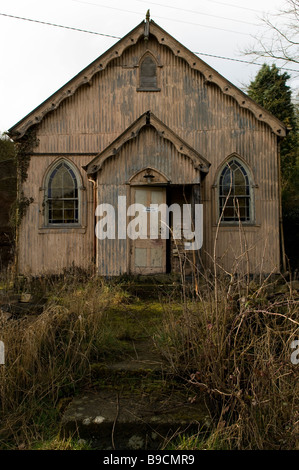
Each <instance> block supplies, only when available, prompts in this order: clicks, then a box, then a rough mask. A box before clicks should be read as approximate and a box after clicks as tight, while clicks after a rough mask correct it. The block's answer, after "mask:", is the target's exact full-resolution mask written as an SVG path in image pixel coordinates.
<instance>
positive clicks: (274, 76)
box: [247, 64, 299, 269]
mask: <svg viewBox="0 0 299 470" xmlns="http://www.w3.org/2000/svg"><path fill="white" fill-rule="evenodd" d="M289 78H290V76H289V75H288V74H287V73H286V72H283V73H282V72H281V71H280V70H279V69H278V68H277V67H276V66H275V65H272V66H271V67H270V66H269V65H266V64H264V65H263V66H262V68H261V69H260V70H259V72H258V73H257V75H256V77H255V79H254V80H253V81H252V82H251V83H250V85H249V87H248V89H247V93H248V95H249V96H250V97H251V98H252V99H253V100H254V101H255V102H256V103H258V104H260V105H261V106H263V107H264V108H265V109H266V110H267V111H270V112H271V113H272V114H273V115H274V116H276V117H277V118H278V119H279V120H280V121H282V122H283V123H284V124H285V125H286V127H287V128H288V129H289V132H288V134H287V136H286V137H285V138H284V139H283V140H282V142H281V147H280V157H281V180H282V207H283V224H284V232H285V247H286V252H287V255H288V257H289V259H290V262H291V266H292V267H293V268H297V269H298V268H299V257H298V246H299V237H298V233H299V156H298V142H299V139H298V128H299V122H298V110H297V109H296V108H295V106H294V104H293V103H292V92H291V88H290V87H289V86H288V85H287V81H288V80H289Z"/></svg>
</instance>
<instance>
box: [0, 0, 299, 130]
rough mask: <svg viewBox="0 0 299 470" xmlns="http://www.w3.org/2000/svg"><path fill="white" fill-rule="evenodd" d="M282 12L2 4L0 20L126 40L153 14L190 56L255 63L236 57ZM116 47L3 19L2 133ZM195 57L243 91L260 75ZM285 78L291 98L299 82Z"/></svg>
mask: <svg viewBox="0 0 299 470" xmlns="http://www.w3.org/2000/svg"><path fill="white" fill-rule="evenodd" d="M283 5H284V0H251V1H250V2H248V0H217V1H216V0H188V1H185V2H182V1H179V0H154V1H153V2H150V1H145V0H126V2H123V1H120V0H110V1H109V2H108V1H105V0H0V13H2V14H8V15H14V16H19V17H25V18H29V19H32V20H39V21H43V22H49V23H55V24H59V25H63V26H69V27H74V28H79V29H84V30H89V31H94V32H98V33H102V34H107V35H112V36H117V37H123V36H124V35H125V34H127V33H128V32H129V31H131V30H132V29H133V28H134V27H135V26H136V25H137V24H139V23H140V22H141V21H142V20H143V19H144V18H145V13H146V11H147V9H148V8H150V12H151V18H152V19H153V20H154V21H155V22H156V23H158V24H159V25H160V26H161V27H162V28H164V29H165V30H166V31H167V32H169V33H170V34H171V35H172V36H174V37H175V38H176V39H177V40H178V41H180V42H181V43H182V44H183V45H184V46H186V47H187V48H189V49H190V50H191V51H193V52H202V53H205V54H212V55H217V56H224V57H229V58H235V59H240V60H252V59H251V58H248V57H245V56H243V55H242V53H241V51H242V50H244V49H245V48H247V47H249V46H250V45H251V44H254V37H256V36H257V35H259V34H263V35H264V36H266V37H269V32H267V31H266V30H265V27H264V26H263V23H262V21H261V17H262V16H263V14H264V13H267V12H268V13H275V12H276V11H278V10H279V9H280V8H281V7H283ZM278 21H279V20H278ZM270 36H271V35H270ZM115 42H117V39H115V38H108V37H104V36H99V35H94V34H87V33H83V32H77V31H72V30H67V29H62V28H57V27H53V26H47V25H42V24H37V23H33V22H28V21H24V20H20V19H14V18H8V17H4V16H1V15H0V44H1V66H0V132H3V131H6V130H8V129H9V128H10V127H11V126H13V125H14V124H16V123H17V122H18V121H19V120H20V119H22V118H23V117H24V116H25V115H27V114H28V113H29V112H30V111H32V110H33V109H34V108H35V107H36V106H38V105H39V104H40V103H41V102H43V101H44V100H45V99H47V98H48V97H49V96H50V95H51V94H52V93H54V92H55V91H56V90H57V89H59V88H60V87H61V86H62V85H64V84H65V83H66V82H67V81H68V80H70V79H71V78H72V77H73V76H75V75H76V74H77V73H78V72H80V71H81V70H82V69H83V68H84V67H86V66H87V65H88V64H89V63H90V62H92V61H93V60H94V59H96V58H97V57H98V56H99V55H101V54H102V53H103V52H105V51H106V50H107V49H108V48H109V47H111V46H112V45H113V44H115ZM199 57H200V58H201V59H203V60H204V61H206V62H207V63H208V64H209V65H211V66H212V67H214V68H215V69H216V70H217V71H218V72H219V73H221V74H222V75H223V76H224V77H225V78H227V79H228V80H229V81H231V82H232V83H233V84H235V85H237V86H238V87H240V88H244V85H247V84H248V83H249V82H250V80H252V79H253V78H254V76H255V75H256V73H257V71H258V70H259V67H257V66H255V65H252V64H251V65H248V64H244V63H240V62H233V61H229V60H224V59H216V58H211V57H206V56H201V55H200V56H199ZM259 62H260V63H262V62H263V61H262V60H261V59H259ZM281 65H282V64H281ZM286 67H289V68H293V69H294V68H298V66H297V67H296V66H295V65H294V64H289V65H286ZM288 73H289V74H290V75H291V76H292V79H291V80H290V82H289V85H291V86H292V88H293V89H294V91H295V92H296V90H298V86H299V75H298V74H297V77H296V74H294V73H291V72H288Z"/></svg>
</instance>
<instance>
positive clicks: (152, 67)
mask: <svg viewBox="0 0 299 470" xmlns="http://www.w3.org/2000/svg"><path fill="white" fill-rule="evenodd" d="M137 91H160V88H158V81H157V63H156V61H155V60H154V58H153V57H152V55H151V54H146V55H145V56H144V57H143V58H142V59H141V62H140V64H139V88H138V89H137Z"/></svg>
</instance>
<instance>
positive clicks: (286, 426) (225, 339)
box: [156, 276, 299, 449]
mask: <svg viewBox="0 0 299 470" xmlns="http://www.w3.org/2000/svg"><path fill="white" fill-rule="evenodd" d="M277 282H278V281H277V280H276V281H275V282H274V285H273V283H271V282H270V278H269V279H268V280H267V281H265V282H264V283H262V284H259V285H257V284H255V283H253V282H249V281H246V278H240V277H238V276H236V277H232V278H230V279H221V278H220V277H219V276H218V278H217V285H216V286H215V284H216V283H215V282H214V281H213V279H212V278H211V277H210V279H209V282H206V280H205V281H204V282H202V281H201V282H200V280H199V281H198V286H200V285H201V288H200V287H199V290H198V293H197V298H196V300H193V301H192V302H190V301H188V299H187V298H186V299H185V302H184V312H183V314H182V315H180V316H178V315H174V314H173V312H169V313H168V315H166V316H165V318H164V324H163V327H162V328H161V330H160V332H159V333H158V334H157V336H156V343H157V346H158V347H160V350H161V352H162V353H163V354H164V356H165V357H166V358H167V359H168V361H169V364H170V365H171V367H172V369H173V371H174V373H176V374H177V375H180V376H182V377H185V378H186V380H188V382H189V384H191V385H193V386H194V393H195V396H196V399H198V400H201V399H205V400H206V401H207V404H208V407H209V410H210V413H211V421H212V423H213V425H212V427H211V434H210V436H209V448H211V442H212V440H213V439H214V441H215V446H216V444H217V448H231V449H295V448H296V446H298V430H299V423H298V419H299V408H298V403H299V400H298V399H299V389H298V378H299V365H295V364H292V362H291V354H292V352H293V351H292V349H291V348H290V344H291V342H292V341H293V340H294V339H298V337H299V301H298V293H296V291H294V290H293V289H292V288H291V286H292V284H287V283H285V284H284V288H282V286H281V285H280V287H277V285H276V284H277ZM275 285H276V286H275ZM215 289H217V293H216V292H215ZM279 290H282V291H284V293H281V294H279ZM275 291H276V293H275ZM201 446H202V447H203V448H204V447H205V445H204V444H202V443H201ZM219 446H220V447H219ZM212 447H213V446H212Z"/></svg>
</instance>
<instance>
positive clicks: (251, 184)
mask: <svg viewBox="0 0 299 470" xmlns="http://www.w3.org/2000/svg"><path fill="white" fill-rule="evenodd" d="M233 162H236V163H237V165H238V166H239V167H241V168H242V170H241V171H242V172H243V174H244V172H245V175H246V177H247V178H248V190H249V195H248V196H242V195H241V196H240V198H244V197H248V199H249V209H248V210H249V219H248V220H242V218H241V217H240V218H238V219H236V220H225V219H224V218H223V217H224V213H222V211H221V212H220V209H221V204H220V198H225V199H226V196H225V195H222V194H221V192H220V190H221V187H220V179H221V177H222V175H223V173H224V170H225V169H226V168H227V167H228V166H229V165H231V164H232V163H233ZM214 187H215V188H216V211H217V212H216V224H219V223H220V225H221V226H228V227H233V226H239V225H240V223H241V224H242V225H251V226H252V225H256V221H255V200H254V196H255V195H254V188H256V187H257V185H256V184H254V181H253V177H252V172H251V170H250V168H249V167H248V165H247V164H246V163H245V162H244V161H243V160H242V159H241V158H240V157H239V156H238V155H234V154H233V155H230V157H228V158H227V159H226V160H225V162H224V163H223V164H222V165H221V167H220V168H219V169H218V171H217V178H216V185H215V186H214ZM230 197H236V196H230Z"/></svg>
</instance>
